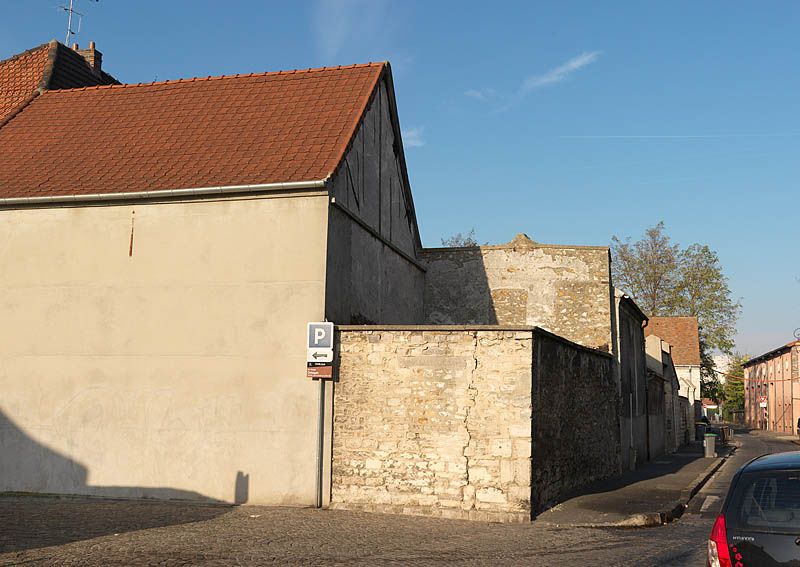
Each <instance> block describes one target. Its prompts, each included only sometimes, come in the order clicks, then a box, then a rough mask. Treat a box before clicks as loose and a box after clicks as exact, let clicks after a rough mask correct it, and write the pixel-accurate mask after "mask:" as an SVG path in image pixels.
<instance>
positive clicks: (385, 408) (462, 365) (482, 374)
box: [331, 327, 533, 521]
mask: <svg viewBox="0 0 800 567" xmlns="http://www.w3.org/2000/svg"><path fill="white" fill-rule="evenodd" d="M340 329H341V330H340V332H339V340H338V341H337V343H338V344H339V345H340V371H339V382H338V383H337V384H336V387H335V394H334V430H333V467H332V473H333V479H332V492H331V507H333V508H347V509H361V510H368V511H380V512H391V513H405V514H425V515H434V516H441V517H447V518H463V519H479V520H491V521H525V520H527V519H529V517H530V452H531V348H532V343H533V332H532V330H531V329H516V330H514V329H505V330H503V329H497V328H495V329H494V330H481V329H465V328H461V329H457V328H452V327H427V328H417V329H413V328H405V329H403V328H391V327H389V328H374V330H365V329H369V327H361V328H349V327H340ZM421 329H425V330H421Z"/></svg>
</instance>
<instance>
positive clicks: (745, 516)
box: [725, 471, 800, 533]
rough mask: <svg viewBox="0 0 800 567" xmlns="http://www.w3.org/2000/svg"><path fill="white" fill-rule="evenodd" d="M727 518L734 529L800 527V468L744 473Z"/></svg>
mask: <svg viewBox="0 0 800 567" xmlns="http://www.w3.org/2000/svg"><path fill="white" fill-rule="evenodd" d="M725 519H726V521H727V524H728V526H729V527H730V528H732V529H741V530H748V531H761V532H775V533H782V532H791V533H796V532H797V531H798V530H800V471H759V472H754V473H744V474H742V476H741V477H740V478H739V482H737V483H736V487H735V489H734V493H733V495H732V498H731V501H730V504H729V505H728V508H727V510H726V513H725Z"/></svg>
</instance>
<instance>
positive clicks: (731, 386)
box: [724, 353, 750, 419]
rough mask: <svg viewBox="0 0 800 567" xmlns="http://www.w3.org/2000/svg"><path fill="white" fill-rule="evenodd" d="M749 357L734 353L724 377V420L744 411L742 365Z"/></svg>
mask: <svg viewBox="0 0 800 567" xmlns="http://www.w3.org/2000/svg"><path fill="white" fill-rule="evenodd" d="M749 359H750V356H749V355H746V354H739V353H735V354H734V355H733V358H732V360H731V365H730V368H729V370H728V372H727V373H726V375H725V386H724V396H725V418H726V419H730V417H731V412H733V411H740V410H743V409H744V363H745V362H747V361H748V360H749Z"/></svg>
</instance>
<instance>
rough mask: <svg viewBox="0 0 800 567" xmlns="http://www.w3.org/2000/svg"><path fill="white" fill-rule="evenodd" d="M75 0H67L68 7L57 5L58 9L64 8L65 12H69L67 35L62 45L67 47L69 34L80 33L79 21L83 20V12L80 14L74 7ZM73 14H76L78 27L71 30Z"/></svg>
mask: <svg viewBox="0 0 800 567" xmlns="http://www.w3.org/2000/svg"><path fill="white" fill-rule="evenodd" d="M75 1H76V0H69V7H67V6H59V9H61V10H64V11H65V12H67V13H68V14H69V17H68V18H67V37H66V39H65V40H64V45H66V46H67V47H69V38H70V37H71V36H73V35H77V34H79V33H81V22H82V21H83V14H81V13H80V12H78V11H77V10H76V9H75ZM90 1H91V2H99V1H100V0H90ZM73 14H74V15H76V16H78V29H77V30H73V29H72V16H73Z"/></svg>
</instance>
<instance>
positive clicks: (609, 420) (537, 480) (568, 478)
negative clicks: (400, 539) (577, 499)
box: [531, 329, 621, 511]
mask: <svg viewBox="0 0 800 567" xmlns="http://www.w3.org/2000/svg"><path fill="white" fill-rule="evenodd" d="M613 366H614V360H613V357H612V356H610V355H607V354H605V353H602V352H599V351H595V350H591V349H588V348H585V347H581V346H579V345H577V344H574V343H571V342H569V341H567V340H565V339H563V338H561V337H557V336H555V335H552V334H550V333H547V332H545V331H542V330H541V329H536V330H535V332H534V346H533V393H532V406H533V429H532V431H533V446H532V447H533V448H532V463H533V466H532V492H531V493H532V500H531V508H532V509H533V510H534V511H541V510H542V509H543V508H544V507H545V506H546V505H548V504H551V503H553V502H555V501H557V500H558V499H559V497H561V496H562V495H564V494H566V493H568V492H569V491H571V490H574V489H576V488H579V487H581V486H583V485H585V484H588V483H590V482H593V481H595V480H599V479H603V478H608V477H611V476H614V475H617V474H619V473H620V471H621V464H620V459H619V454H620V453H619V450H620V443H619V397H618V394H617V388H616V384H615V379H614V368H613Z"/></svg>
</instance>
